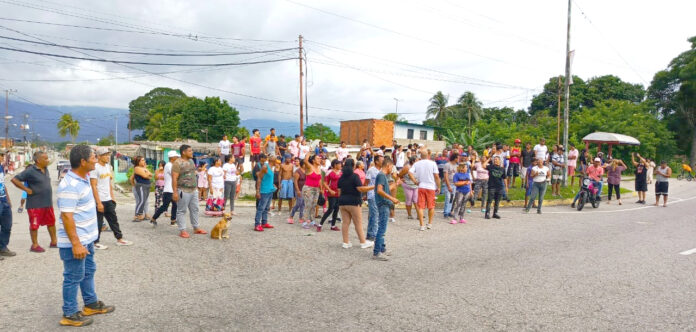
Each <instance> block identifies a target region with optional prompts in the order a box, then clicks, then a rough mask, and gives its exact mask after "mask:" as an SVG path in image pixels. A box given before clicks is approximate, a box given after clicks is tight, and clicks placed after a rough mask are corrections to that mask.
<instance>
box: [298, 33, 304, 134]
mask: <svg viewBox="0 0 696 332" xmlns="http://www.w3.org/2000/svg"><path fill="white" fill-rule="evenodd" d="M299 41H300V136H303V135H304V119H303V115H302V112H303V109H302V108H303V104H302V101H303V99H304V93H303V91H302V88H303V86H302V76H304V72H302V35H300V38H299Z"/></svg>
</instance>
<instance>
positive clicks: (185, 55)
mask: <svg viewBox="0 0 696 332" xmlns="http://www.w3.org/2000/svg"><path fill="white" fill-rule="evenodd" d="M0 38H1V39H8V40H14V41H20V42H25V43H32V44H39V45H47V46H54V47H63V48H70V49H76V50H86V51H96V52H105V53H120V54H136V55H157V56H181V57H202V56H204V57H212V56H229V55H248V54H258V53H277V52H283V51H291V50H296V49H297V48H283V49H274V50H263V51H249V52H228V53H150V52H133V51H118V50H106V49H100V48H89V47H78V46H71V45H59V44H54V43H44V42H38V41H33V40H27V39H21V38H12V37H7V36H0Z"/></svg>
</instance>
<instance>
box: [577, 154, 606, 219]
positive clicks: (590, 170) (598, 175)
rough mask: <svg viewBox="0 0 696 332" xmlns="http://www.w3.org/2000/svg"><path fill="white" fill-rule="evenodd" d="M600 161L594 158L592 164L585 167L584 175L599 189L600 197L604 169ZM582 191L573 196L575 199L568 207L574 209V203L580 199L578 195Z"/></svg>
mask: <svg viewBox="0 0 696 332" xmlns="http://www.w3.org/2000/svg"><path fill="white" fill-rule="evenodd" d="M601 163H602V159H599V158H595V159H594V163H592V165H590V166H589V167H587V170H586V171H585V173H586V174H587V176H588V177H589V178H590V180H592V182H593V183H594V185H595V186H597V187H598V188H599V191H598V192H599V193H600V196H601V193H602V175H603V174H604V168H603V167H602V165H601ZM581 192H582V190H579V191H578V193H577V194H576V195H575V198H574V199H573V204H571V205H570V207H572V208H574V207H575V202H577V201H578V198H580V193H581Z"/></svg>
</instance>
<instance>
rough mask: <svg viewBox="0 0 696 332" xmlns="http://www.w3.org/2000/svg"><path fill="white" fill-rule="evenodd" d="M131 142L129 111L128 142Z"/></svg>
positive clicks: (129, 117) (129, 116)
mask: <svg viewBox="0 0 696 332" xmlns="http://www.w3.org/2000/svg"><path fill="white" fill-rule="evenodd" d="M130 142H131V114H130V111H129V112H128V143H130Z"/></svg>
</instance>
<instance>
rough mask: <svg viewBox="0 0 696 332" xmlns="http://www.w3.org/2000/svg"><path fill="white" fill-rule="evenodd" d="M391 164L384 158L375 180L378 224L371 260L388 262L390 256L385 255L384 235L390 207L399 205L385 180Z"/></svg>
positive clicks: (389, 174)
mask: <svg viewBox="0 0 696 332" xmlns="http://www.w3.org/2000/svg"><path fill="white" fill-rule="evenodd" d="M393 163H394V162H393V161H392V160H391V159H390V158H384V159H383V161H382V170H381V171H380V172H379V174H377V178H376V179H375V189H374V190H375V203H376V204H377V211H378V216H379V217H378V220H379V222H378V223H377V236H376V238H375V248H374V251H373V256H372V258H373V259H376V260H380V261H387V260H389V258H388V257H387V256H390V254H389V253H387V248H386V245H385V244H384V235H385V233H386V232H387V222H388V221H389V213H390V210H391V208H392V206H394V205H396V204H399V200H398V199H396V197H394V196H392V195H391V191H390V190H389V181H388V180H387V177H388V176H391V172H392V165H393Z"/></svg>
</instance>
